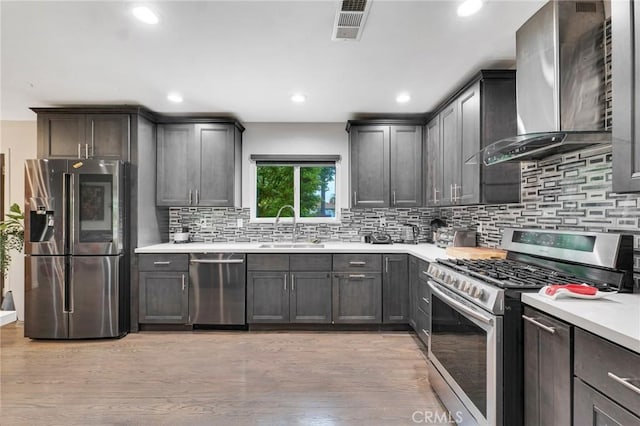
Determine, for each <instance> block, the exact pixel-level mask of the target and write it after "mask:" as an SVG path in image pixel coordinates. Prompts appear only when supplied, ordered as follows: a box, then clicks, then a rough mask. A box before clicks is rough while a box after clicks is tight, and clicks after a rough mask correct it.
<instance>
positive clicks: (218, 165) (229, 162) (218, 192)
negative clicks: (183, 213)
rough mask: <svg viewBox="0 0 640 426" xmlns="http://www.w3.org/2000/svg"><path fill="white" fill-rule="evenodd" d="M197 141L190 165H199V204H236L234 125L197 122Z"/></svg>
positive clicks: (195, 193)
mask: <svg viewBox="0 0 640 426" xmlns="http://www.w3.org/2000/svg"><path fill="white" fill-rule="evenodd" d="M196 141H197V142H198V143H197V144H196V146H197V147H199V149H194V150H192V151H191V152H190V153H189V154H190V157H189V158H190V161H189V164H193V165H195V164H198V165H199V166H198V169H199V171H200V172H199V176H198V178H197V179H196V183H197V185H196V187H195V189H194V191H195V192H194V204H195V205H198V206H218V207H222V206H233V203H234V199H233V196H234V180H235V173H234V167H235V132H234V127H233V126H232V125H223V124H198V125H196Z"/></svg>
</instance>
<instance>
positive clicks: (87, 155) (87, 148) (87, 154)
mask: <svg viewBox="0 0 640 426" xmlns="http://www.w3.org/2000/svg"><path fill="white" fill-rule="evenodd" d="M84 158H89V144H88V143H85V144H84Z"/></svg>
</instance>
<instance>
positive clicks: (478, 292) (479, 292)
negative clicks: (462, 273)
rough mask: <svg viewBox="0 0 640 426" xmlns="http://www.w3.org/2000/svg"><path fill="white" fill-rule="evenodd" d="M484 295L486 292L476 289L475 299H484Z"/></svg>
mask: <svg viewBox="0 0 640 426" xmlns="http://www.w3.org/2000/svg"><path fill="white" fill-rule="evenodd" d="M483 295H484V292H483V291H482V289H481V288H476V294H475V296H474V297H475V298H476V299H482V296H483Z"/></svg>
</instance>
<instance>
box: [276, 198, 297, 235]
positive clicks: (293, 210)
mask: <svg viewBox="0 0 640 426" xmlns="http://www.w3.org/2000/svg"><path fill="white" fill-rule="evenodd" d="M286 208H289V209H291V211H292V212H293V229H292V230H291V242H292V243H295V242H296V209H295V208H294V207H293V206H292V205H290V204H285V205H284V206H282V207H280V210H278V214H276V222H275V224H274V228H275V229H278V223H280V213H282V210H284V209H286Z"/></svg>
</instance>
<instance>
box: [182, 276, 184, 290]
mask: <svg viewBox="0 0 640 426" xmlns="http://www.w3.org/2000/svg"><path fill="white" fill-rule="evenodd" d="M182 291H184V274H182Z"/></svg>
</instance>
